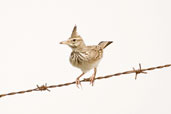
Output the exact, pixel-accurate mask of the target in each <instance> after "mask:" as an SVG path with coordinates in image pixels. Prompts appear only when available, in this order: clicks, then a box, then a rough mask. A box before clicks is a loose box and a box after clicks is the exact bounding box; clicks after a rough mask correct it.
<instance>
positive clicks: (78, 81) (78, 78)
mask: <svg viewBox="0 0 171 114" xmlns="http://www.w3.org/2000/svg"><path fill="white" fill-rule="evenodd" d="M84 74H85V73H84V72H83V73H82V74H81V75H80V76H78V77H77V79H76V81H75V83H76V85H77V87H78V88H79V85H80V86H81V82H80V77H81V76H83V75H84Z"/></svg>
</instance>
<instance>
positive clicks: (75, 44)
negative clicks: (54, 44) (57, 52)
mask: <svg viewBox="0 0 171 114" xmlns="http://www.w3.org/2000/svg"><path fill="white" fill-rule="evenodd" d="M60 44H66V45H68V46H69V47H71V48H72V49H73V50H74V49H76V48H81V47H84V46H85V44H84V41H83V39H82V38H81V36H80V35H77V26H74V29H73V31H72V34H71V37H70V38H69V39H68V40H66V41H62V42H60Z"/></svg>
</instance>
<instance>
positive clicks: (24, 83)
mask: <svg viewBox="0 0 171 114" xmlns="http://www.w3.org/2000/svg"><path fill="white" fill-rule="evenodd" d="M170 6H171V1H170V0H84V1H81V0H70V1H69V0H61V1H58V0H1V1H0V78H1V79H0V94H3V93H8V92H13V91H19V90H26V89H31V88H35V87H36V85H37V84H39V85H42V84H44V83H47V84H48V85H53V84H59V83H65V82H70V81H74V80H75V79H76V77H77V76H79V75H80V73H81V71H80V70H79V69H77V68H74V67H72V66H71V65H70V63H69V55H70V52H71V49H70V48H69V47H68V46H64V45H60V44H59V42H60V41H63V40H66V39H68V38H69V36H70V34H71V32H72V29H73V27H74V25H75V24H77V26H78V33H79V34H80V35H81V36H82V37H83V39H84V40H85V42H86V44H88V45H93V44H98V43H99V42H100V41H104V40H109V41H110V40H112V41H114V43H113V44H112V45H110V46H108V47H107V48H106V49H105V50H104V51H105V52H104V58H103V60H102V61H101V63H100V64H99V67H98V72H97V76H105V75H107V74H114V73H118V72H122V71H127V70H131V69H132V67H136V68H138V64H139V63H141V64H142V67H143V68H147V67H152V66H158V65H165V64H170V63H171V7H170ZM91 74H92V71H90V72H89V73H87V74H86V75H85V76H84V77H83V78H85V77H89V76H90V75H91ZM134 75H135V74H130V75H123V76H121V77H113V78H110V79H106V80H99V81H95V86H94V87H91V86H90V85H89V83H82V85H83V89H78V88H77V87H76V86H75V85H72V86H67V87H62V88H55V89H51V92H47V91H45V92H32V93H26V94H21V95H14V96H7V97H3V98H0V114H171V98H170V97H171V68H165V69H161V70H155V71H150V72H148V74H146V75H144V74H140V75H139V76H138V80H136V81H135V80H134Z"/></svg>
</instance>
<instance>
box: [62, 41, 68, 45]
mask: <svg viewBox="0 0 171 114" xmlns="http://www.w3.org/2000/svg"><path fill="white" fill-rule="evenodd" d="M60 44H68V41H62V42H60Z"/></svg>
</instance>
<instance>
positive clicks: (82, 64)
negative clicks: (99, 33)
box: [60, 25, 113, 88]
mask: <svg viewBox="0 0 171 114" xmlns="http://www.w3.org/2000/svg"><path fill="white" fill-rule="evenodd" d="M112 42H113V41H101V42H100V43H99V44H98V45H91V46H87V45H86V44H85V43H84V40H83V38H82V37H81V36H80V35H78V33H77V26H76V25H75V26H74V28H73V31H72V34H71V36H70V37H69V38H68V39H67V40H66V41H62V42H60V44H66V45H68V46H69V47H70V48H71V49H72V52H71V54H70V57H69V61H70V63H71V64H72V65H73V66H74V67H77V68H79V69H81V71H82V74H81V75H79V76H78V77H77V78H76V81H75V83H76V86H77V87H78V88H79V86H81V82H80V78H81V77H82V76H83V75H84V74H86V73H87V72H88V71H90V70H91V69H94V73H93V74H92V76H91V77H90V78H89V80H90V84H91V85H92V86H93V85H94V80H95V77H96V72H97V67H98V64H99V62H100V61H101V59H102V58H103V49H104V48H106V47H107V46H108V45H109V44H111V43H112ZM81 87H82V86H81Z"/></svg>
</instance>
